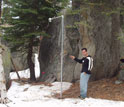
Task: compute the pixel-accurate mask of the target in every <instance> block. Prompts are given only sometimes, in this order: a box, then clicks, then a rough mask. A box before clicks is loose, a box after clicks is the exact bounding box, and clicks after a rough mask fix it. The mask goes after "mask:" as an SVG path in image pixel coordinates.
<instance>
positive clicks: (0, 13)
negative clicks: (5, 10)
mask: <svg viewBox="0 0 124 107" xmlns="http://www.w3.org/2000/svg"><path fill="white" fill-rule="evenodd" d="M1 15H2V0H0V22H1Z"/></svg>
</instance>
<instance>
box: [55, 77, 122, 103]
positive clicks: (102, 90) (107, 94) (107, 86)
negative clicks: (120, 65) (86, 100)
mask: <svg viewBox="0 0 124 107" xmlns="http://www.w3.org/2000/svg"><path fill="white" fill-rule="evenodd" d="M116 80H117V79H116V78H112V79H103V80H99V81H93V82H89V84H88V97H92V98H100V99H108V100H115V101H124V83H121V84H118V85H117V84H115V81H116ZM79 95H80V87H79V83H75V84H72V86H71V87H70V89H69V90H66V91H65V92H64V93H63V98H78V96H79ZM54 97H56V98H59V94H56V95H55V96H54Z"/></svg>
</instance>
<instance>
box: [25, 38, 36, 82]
mask: <svg viewBox="0 0 124 107" xmlns="http://www.w3.org/2000/svg"><path fill="white" fill-rule="evenodd" d="M32 55H33V38H31V39H30V43H29V47H28V56H27V61H28V66H29V69H30V81H36V78H35V69H34V63H33V60H32Z"/></svg>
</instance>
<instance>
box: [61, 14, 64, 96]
mask: <svg viewBox="0 0 124 107" xmlns="http://www.w3.org/2000/svg"><path fill="white" fill-rule="evenodd" d="M61 24H62V38H61V93H60V98H62V91H63V89H62V82H63V53H64V52H63V51H64V16H63V15H62V20H61Z"/></svg>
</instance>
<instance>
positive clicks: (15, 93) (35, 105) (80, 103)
mask: <svg viewBox="0 0 124 107" xmlns="http://www.w3.org/2000/svg"><path fill="white" fill-rule="evenodd" d="M35 62H36V65H35V69H36V76H37V77H38V76H39V74H40V70H39V63H38V61H37V55H35ZM19 74H20V76H21V78H22V77H25V78H29V70H25V71H21V72H19ZM11 79H17V75H16V73H11ZM70 86H71V83H67V82H63V91H64V90H67V89H69V88H70ZM56 92H57V93H60V82H54V83H52V86H45V85H43V84H42V85H31V84H21V83H17V82H14V81H13V82H12V86H11V87H10V89H9V90H8V93H7V96H8V98H9V99H10V100H11V102H10V103H8V104H6V105H4V104H0V107H110V106H111V107H124V102H123V101H110V100H102V99H94V98H86V99H85V100H81V99H79V98H77V99H76V98H75V99H74V98H66V99H55V98H53V97H52V95H53V94H55V93H56ZM101 94H102V93H101Z"/></svg>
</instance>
